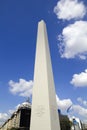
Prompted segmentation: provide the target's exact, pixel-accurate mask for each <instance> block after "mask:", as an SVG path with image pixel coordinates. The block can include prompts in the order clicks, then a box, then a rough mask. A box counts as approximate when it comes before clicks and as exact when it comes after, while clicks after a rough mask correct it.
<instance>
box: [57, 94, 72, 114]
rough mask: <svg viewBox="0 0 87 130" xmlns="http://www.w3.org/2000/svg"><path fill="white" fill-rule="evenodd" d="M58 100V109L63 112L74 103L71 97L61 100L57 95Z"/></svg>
mask: <svg viewBox="0 0 87 130" xmlns="http://www.w3.org/2000/svg"><path fill="white" fill-rule="evenodd" d="M56 101H57V106H58V109H60V110H62V111H63V112H64V111H65V112H66V111H67V109H68V108H69V107H70V106H71V105H72V101H71V100H70V99H63V100H60V99H59V97H58V96H57V95H56Z"/></svg>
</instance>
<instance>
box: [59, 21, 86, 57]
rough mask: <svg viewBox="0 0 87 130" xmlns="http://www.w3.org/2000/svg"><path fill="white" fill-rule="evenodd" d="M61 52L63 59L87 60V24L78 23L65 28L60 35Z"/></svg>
mask: <svg viewBox="0 0 87 130" xmlns="http://www.w3.org/2000/svg"><path fill="white" fill-rule="evenodd" d="M58 40H59V41H60V44H59V52H60V54H61V57H62V58H67V59H69V58H75V57H79V58H80V59H86V58H87V22H86V21H76V22H75V23H74V24H70V25H69V26H67V27H65V28H64V29H63V31H62V34H61V35H59V39H58Z"/></svg>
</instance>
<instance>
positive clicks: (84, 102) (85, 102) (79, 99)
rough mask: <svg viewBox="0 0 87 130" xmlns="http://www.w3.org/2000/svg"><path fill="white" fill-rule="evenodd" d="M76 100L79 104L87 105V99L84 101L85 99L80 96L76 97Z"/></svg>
mask: <svg viewBox="0 0 87 130" xmlns="http://www.w3.org/2000/svg"><path fill="white" fill-rule="evenodd" d="M77 101H78V102H79V103H80V104H81V105H84V106H87V101H86V100H83V99H82V98H81V97H78V98H77Z"/></svg>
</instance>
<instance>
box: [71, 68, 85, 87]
mask: <svg viewBox="0 0 87 130" xmlns="http://www.w3.org/2000/svg"><path fill="white" fill-rule="evenodd" d="M70 83H71V84H72V85H74V86H75V87H87V69H86V70H85V71H84V72H81V73H79V74H74V75H73V78H72V80H71V82H70Z"/></svg>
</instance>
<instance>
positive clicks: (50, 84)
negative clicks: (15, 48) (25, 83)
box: [30, 20, 60, 130]
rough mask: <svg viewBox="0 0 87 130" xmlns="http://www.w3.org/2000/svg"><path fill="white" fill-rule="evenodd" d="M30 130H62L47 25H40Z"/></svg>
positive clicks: (40, 23)
mask: <svg viewBox="0 0 87 130" xmlns="http://www.w3.org/2000/svg"><path fill="white" fill-rule="evenodd" d="M30 130H60V123H59V115H58V111H57V103H56V93H55V88H54V80H53V72H52V65H51V59H50V52H49V46H48V38H47V31H46V25H45V22H44V21H43V20H41V21H40V22H39V23H38V34H37V46H36V59H35V70H34V87H33V97H32V111H31V124H30Z"/></svg>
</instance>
